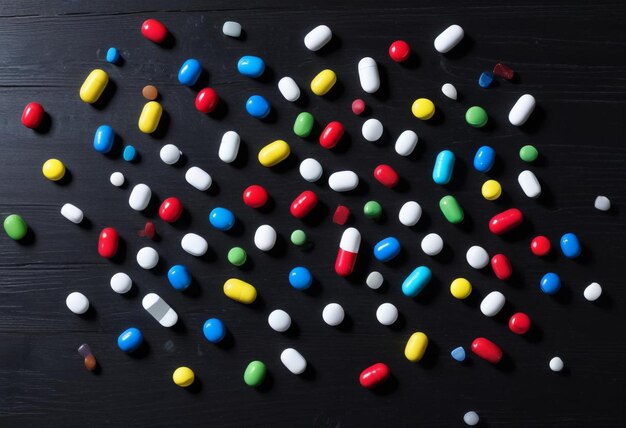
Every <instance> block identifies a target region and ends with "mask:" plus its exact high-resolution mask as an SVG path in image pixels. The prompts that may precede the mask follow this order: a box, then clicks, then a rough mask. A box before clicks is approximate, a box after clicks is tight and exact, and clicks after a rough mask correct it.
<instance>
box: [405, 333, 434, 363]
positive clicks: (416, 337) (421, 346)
mask: <svg viewBox="0 0 626 428" xmlns="http://www.w3.org/2000/svg"><path fill="white" fill-rule="evenodd" d="M427 346H428V336H426V335H425V334H424V333H422V332H421V331H418V332H417V333H413V334H412V335H411V337H409V340H408V341H407V342H406V347H405V348H404V356H405V357H406V359H407V360H409V361H413V362H414V363H416V362H418V361H419V360H421V359H422V357H423V356H424V353H425V352H426V347H427Z"/></svg>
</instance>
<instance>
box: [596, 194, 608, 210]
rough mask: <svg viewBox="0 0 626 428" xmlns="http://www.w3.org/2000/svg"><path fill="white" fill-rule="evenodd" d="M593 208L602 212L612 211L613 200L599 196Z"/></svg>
mask: <svg viewBox="0 0 626 428" xmlns="http://www.w3.org/2000/svg"><path fill="white" fill-rule="evenodd" d="M593 206H594V207H595V208H596V209H598V210H600V211H608V210H610V209H611V200H610V199H609V198H607V197H606V196H597V197H596V200H595V201H594V202H593Z"/></svg>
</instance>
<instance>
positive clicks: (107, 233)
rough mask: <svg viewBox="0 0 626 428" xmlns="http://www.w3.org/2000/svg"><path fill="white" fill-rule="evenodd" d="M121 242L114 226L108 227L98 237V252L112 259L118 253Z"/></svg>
mask: <svg viewBox="0 0 626 428" xmlns="http://www.w3.org/2000/svg"><path fill="white" fill-rule="evenodd" d="M118 243H119V235H118V234H117V231H116V230H115V229H113V228H112V227H106V228H104V229H102V232H100V238H99V239H98V254H100V255H101V256H102V257H104V258H105V259H110V258H111V257H113V256H115V253H117V245H118Z"/></svg>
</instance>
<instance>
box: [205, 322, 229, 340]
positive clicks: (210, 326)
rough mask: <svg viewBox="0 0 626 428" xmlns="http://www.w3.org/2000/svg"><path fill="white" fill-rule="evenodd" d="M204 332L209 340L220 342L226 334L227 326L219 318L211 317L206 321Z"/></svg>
mask: <svg viewBox="0 0 626 428" xmlns="http://www.w3.org/2000/svg"><path fill="white" fill-rule="evenodd" d="M202 333H204V337H206V340H208V341H209V342H211V343H218V342H221V341H222V339H224V337H225V336H226V326H224V323H223V322H222V321H221V320H219V319H217V318H209V319H208V320H206V321H205V322H204V326H203V327H202Z"/></svg>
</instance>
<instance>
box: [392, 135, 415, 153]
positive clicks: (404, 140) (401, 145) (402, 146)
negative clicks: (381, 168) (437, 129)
mask: <svg viewBox="0 0 626 428" xmlns="http://www.w3.org/2000/svg"><path fill="white" fill-rule="evenodd" d="M417 141H418V137H417V134H416V133H415V132H413V131H411V130H406V131H403V132H402V134H400V136H399V137H398V139H397V140H396V144H395V147H394V149H395V151H396V153H397V154H399V155H400V156H409V155H410V154H411V153H413V150H415V147H417Z"/></svg>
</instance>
